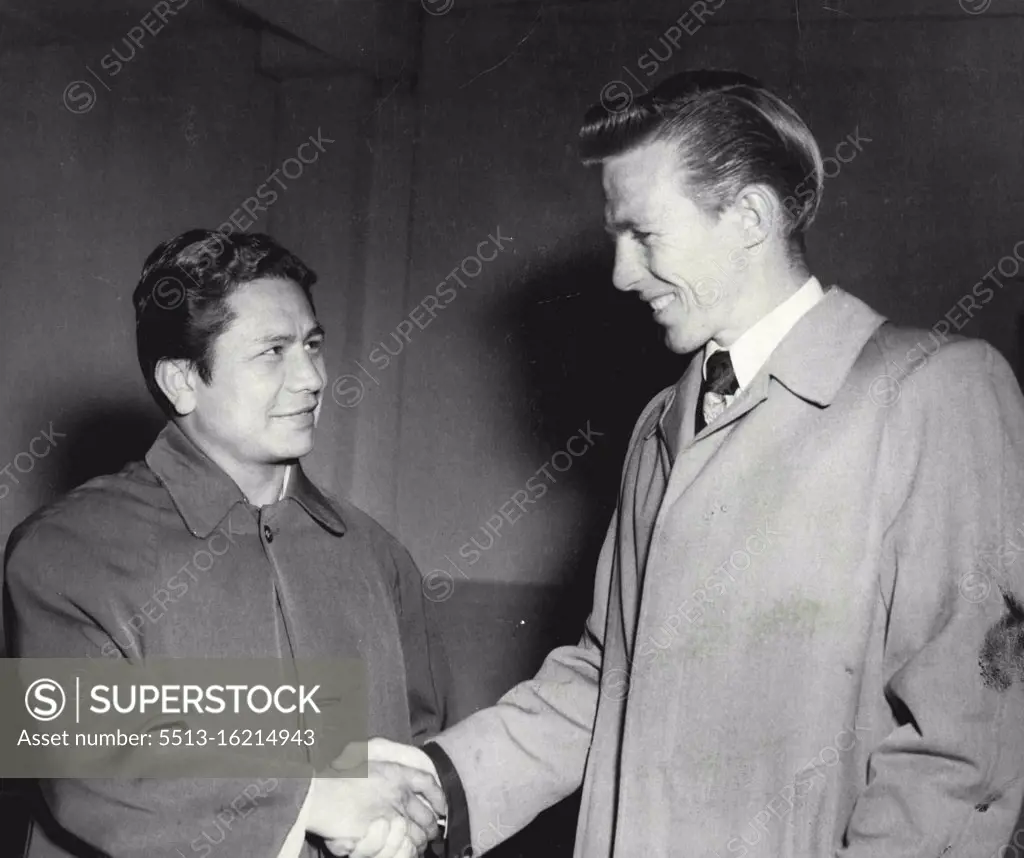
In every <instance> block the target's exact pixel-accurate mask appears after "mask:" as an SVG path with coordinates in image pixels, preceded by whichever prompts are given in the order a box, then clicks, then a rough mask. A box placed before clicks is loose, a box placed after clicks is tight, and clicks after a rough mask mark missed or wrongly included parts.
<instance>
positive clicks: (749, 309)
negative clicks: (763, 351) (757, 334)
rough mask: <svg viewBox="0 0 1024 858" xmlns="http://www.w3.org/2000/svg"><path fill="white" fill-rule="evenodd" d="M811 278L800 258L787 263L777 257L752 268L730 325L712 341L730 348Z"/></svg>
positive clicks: (749, 270) (740, 285) (742, 284)
mask: <svg viewBox="0 0 1024 858" xmlns="http://www.w3.org/2000/svg"><path fill="white" fill-rule="evenodd" d="M810 276H811V274H810V271H809V269H808V268H807V265H806V263H805V262H804V261H803V259H797V260H794V261H790V260H788V259H786V258H785V257H784V256H776V257H775V258H768V259H765V260H764V261H763V264H761V265H757V266H751V267H750V268H749V269H748V270H747V272H746V277H745V278H744V279H743V282H742V283H740V284H739V289H738V290H737V293H736V299H735V307H734V312H733V313H732V314H731V316H732V318H731V319H730V325H729V327H728V328H727V329H725V330H723V331H721V332H720V333H719V334H718V335H716V336H715V337H714V340H715V342H717V343H718V344H719V345H720V346H722V347H724V348H730V347H731V346H732V344H733V343H735V342H736V340H738V339H739V338H740V337H741V336H742V335H743V334H744V333H745V332H746V331H749V330H750V329H751V328H752V327H753V326H754V325H756V324H757V323H758V322H759V321H761V319H763V318H764V317H765V316H767V315H768V314H769V313H770V312H771V311H772V310H774V309H775V308H776V307H778V306H779V305H780V304H782V303H783V302H785V301H786V300H788V299H789V298H791V297H792V296H793V295H794V294H795V293H796V292H797V291H799V289H800V287H802V286H803V285H804V284H805V283H806V282H807V280H808V278H809V277H810Z"/></svg>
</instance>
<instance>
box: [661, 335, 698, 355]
mask: <svg viewBox="0 0 1024 858" xmlns="http://www.w3.org/2000/svg"><path fill="white" fill-rule="evenodd" d="M706 341H707V338H704V339H701V338H700V337H697V336H694V335H692V334H689V335H688V334H687V333H685V332H683V331H678V330H674V329H672V328H668V329H667V330H666V331H665V346H666V348H668V350H669V351H670V352H673V353H674V354H677V355H687V354H689V353H690V352H693V351H696V350H697V349H699V348H700V347H701V346H702V345H704V343H705V342H706Z"/></svg>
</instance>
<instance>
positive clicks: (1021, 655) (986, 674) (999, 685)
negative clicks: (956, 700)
mask: <svg viewBox="0 0 1024 858" xmlns="http://www.w3.org/2000/svg"><path fill="white" fill-rule="evenodd" d="M1003 601H1004V602H1005V603H1006V614H1005V615H1004V616H1003V618H1002V619H1001V620H1000V621H999V622H998V623H996V624H995V625H994V626H992V628H991V629H989V630H988V634H986V635H985V643H984V644H983V645H982V647H981V657H980V658H979V659H978V663H979V665H980V666H981V677H982V679H983V680H984V682H985V685H986V686H988V687H989V688H995V689H996V690H997V691H1006V690H1007V689H1008V688H1009V687H1010V686H1011V685H1013V683H1014V682H1018V681H1022V680H1024V607H1022V606H1021V603H1020V602H1018V601H1017V599H1016V598H1015V597H1014V596H1013V595H1012V594H1011V593H1007V592H1006V591H1003Z"/></svg>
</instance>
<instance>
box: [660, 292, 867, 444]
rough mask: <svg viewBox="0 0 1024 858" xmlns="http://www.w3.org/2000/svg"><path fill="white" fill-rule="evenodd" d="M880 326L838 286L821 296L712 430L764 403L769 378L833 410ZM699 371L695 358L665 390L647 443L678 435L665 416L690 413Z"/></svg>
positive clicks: (805, 398)
mask: <svg viewBox="0 0 1024 858" xmlns="http://www.w3.org/2000/svg"><path fill="white" fill-rule="evenodd" d="M884 322H885V317H884V316H882V315H881V314H879V313H877V312H876V311H874V310H872V309H871V307H869V306H868V305H867V304H865V303H864V302H863V301H861V300H860V299H859V298H857V297H855V296H853V295H851V294H850V293H849V292H846V291H845V290H843V289H840V288H839V287H838V286H832V287H830V288H829V289H828V291H827V292H826V293H825V296H824V297H823V298H822V299H821V300H820V301H819V302H818V303H817V304H815V305H814V306H813V307H812V308H811V309H810V310H808V311H807V312H806V313H805V314H804V315H803V316H802V317H801V318H800V320H799V321H798V322H797V323H796V324H795V325H794V326H793V327H792V329H791V330H790V331H789V333H787V334H786V336H785V337H784V338H783V339H782V342H780V343H779V345H778V346H777V347H776V348H775V350H774V351H773V352H772V354H771V355H770V356H769V358H768V360H767V361H766V362H765V364H764V366H763V367H762V368H761V371H760V372H759V373H758V374H757V376H756V377H755V378H754V381H753V382H752V383H751V385H750V387H749V388H748V389H747V390H746V391H744V392H743V393H741V394H740V395H738V396H737V397H736V400H735V401H734V402H733V404H732V405H730V406H729V407H728V408H727V409H726V411H725V414H724V415H723V422H722V423H721V424H719V423H718V422H716V423H715V427H716V428H720V427H721V426H724V425H725V423H729V422H732V420H734V419H736V418H737V417H740V416H742V415H743V414H745V413H746V412H747V411H749V410H750V409H751V408H753V407H754V406H755V405H757V404H758V403H759V402H761V401H762V400H764V398H765V397H766V396H767V394H768V381H769V379H771V378H775V379H777V380H778V381H779V383H780V384H782V385H783V386H784V387H786V388H787V389H788V390H789V391H791V392H792V393H793V394H795V395H796V396H799V397H800V398H801V399H804V400H807V401H808V402H813V403H815V404H817V405H819V406H821V407H823V408H824V407H827V406H828V405H831V403H832V400H834V399H835V397H836V395H837V394H838V393H839V391H840V390H841V389H842V386H843V383H844V382H845V381H846V378H847V376H848V375H849V374H850V370H851V369H852V368H853V364H854V362H855V361H856V360H857V358H858V357H859V355H860V353H861V351H862V350H863V348H864V344H865V343H866V342H867V341H868V340H869V339H870V338H871V335H872V334H873V333H874V332H875V331H876V330H877V329H878V327H879V326H880V325H881V324H882V323H884ZM701 370H702V361H701V359H700V355H699V354H698V355H695V357H694V359H693V360H691V361H690V364H689V366H687V368H686V370H685V372H684V373H683V377H682V378H681V379H680V380H679V382H678V383H677V384H676V385H674V386H673V387H672V388H670V389H669V393H668V395H667V396H666V397H665V400H664V403H663V405H662V408H661V413H660V414H659V415H658V417H657V419H655V420H653V421H651V425H650V427H649V429H648V431H647V432H646V436H647V437H648V438H649V437H651V436H652V435H653V434H654V433H655V432H656V431H657V430H658V429H659V428H660V429H661V431H662V432H663V433H666V434H668V433H671V432H673V431H676V430H677V427H675V426H674V425H671V426H666V425H665V418H666V415H668V414H669V413H670V412H671V411H672V406H673V403H674V402H675V401H676V400H677V399H679V400H680V404H681V405H682V407H683V408H684V415H685V414H686V413H688V412H689V410H690V409H689V408H688V406H689V404H690V403H693V405H694V408H695V407H696V399H697V394H698V392H699V389H700V378H701ZM684 419H685V418H684ZM691 431H692V430H691ZM705 431H707V430H705ZM673 437H674V436H673Z"/></svg>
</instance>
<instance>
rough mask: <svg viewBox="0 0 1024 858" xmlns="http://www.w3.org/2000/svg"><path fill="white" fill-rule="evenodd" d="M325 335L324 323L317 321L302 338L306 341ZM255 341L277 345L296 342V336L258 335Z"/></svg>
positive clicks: (261, 343)
mask: <svg viewBox="0 0 1024 858" xmlns="http://www.w3.org/2000/svg"><path fill="white" fill-rule="evenodd" d="M323 336H324V328H323V325H321V324H319V323H317V324H316V325H314V326H313V327H312V328H310V329H309V330H308V331H306V334H305V336H303V338H302V339H303V341H305V340H308V339H311V338H312V337H323ZM254 342H255V343H257V344H259V345H275V346H279V345H287V344H288V343H293V342H295V336H294V334H267V335H266V336H262V337H257V338H256V339H255V340H254Z"/></svg>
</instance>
